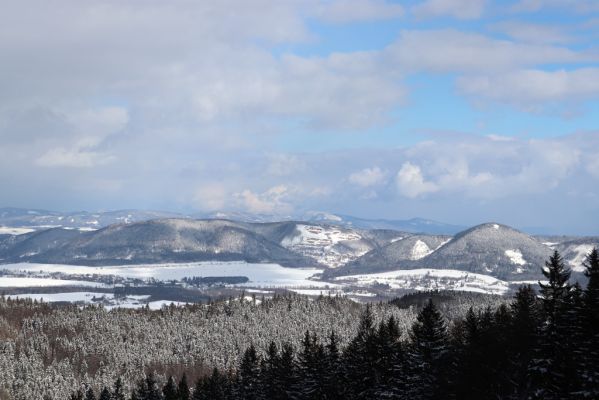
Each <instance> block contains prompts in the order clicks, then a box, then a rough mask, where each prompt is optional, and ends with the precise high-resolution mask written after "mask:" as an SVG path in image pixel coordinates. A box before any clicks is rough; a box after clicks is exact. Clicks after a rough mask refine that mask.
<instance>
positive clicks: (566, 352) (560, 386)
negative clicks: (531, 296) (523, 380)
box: [531, 250, 573, 400]
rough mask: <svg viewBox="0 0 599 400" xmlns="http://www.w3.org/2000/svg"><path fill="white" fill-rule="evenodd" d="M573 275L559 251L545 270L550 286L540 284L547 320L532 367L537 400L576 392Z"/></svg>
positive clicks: (534, 394)
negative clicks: (570, 314) (572, 342)
mask: <svg viewBox="0 0 599 400" xmlns="http://www.w3.org/2000/svg"><path fill="white" fill-rule="evenodd" d="M570 273H571V272H570V270H569V269H568V268H567V267H566V266H565V265H564V262H563V259H562V257H561V256H560V254H559V253H558V251H557V250H556V251H554V253H553V255H552V256H551V257H550V258H549V261H548V262H546V263H545V268H544V269H543V275H544V276H545V277H546V278H547V280H548V282H547V283H546V284H544V283H541V282H539V286H540V287H541V289H540V295H541V302H542V305H543V320H542V325H541V330H540V334H539V341H538V345H537V349H536V350H535V354H534V357H533V360H532V363H531V373H532V386H533V389H534V391H533V397H534V398H537V399H547V400H552V399H566V398H568V396H570V394H571V392H572V389H573V388H572V382H571V381H570V380H569V379H568V375H569V374H568V368H569V367H570V366H571V364H572V363H571V361H570V357H571V353H570V348H569V340H570V338H569V337H568V332H569V327H568V326H567V323H568V321H569V318H567V314H568V309H569V306H570V305H571V302H570V301H571V286H570V284H569V282H568V280H569V278H570Z"/></svg>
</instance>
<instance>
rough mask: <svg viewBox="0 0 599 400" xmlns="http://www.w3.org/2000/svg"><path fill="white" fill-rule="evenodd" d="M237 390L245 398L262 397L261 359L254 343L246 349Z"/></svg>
mask: <svg viewBox="0 0 599 400" xmlns="http://www.w3.org/2000/svg"><path fill="white" fill-rule="evenodd" d="M237 392H238V395H239V396H240V397H241V398H243V399H248V400H251V399H258V398H260V359H259V357H258V354H257V352H256V348H255V347H254V345H253V344H251V345H250V347H248V348H247V349H246V351H245V353H244V354H243V358H242V359H241V365H240V366H239V382H238V385H237Z"/></svg>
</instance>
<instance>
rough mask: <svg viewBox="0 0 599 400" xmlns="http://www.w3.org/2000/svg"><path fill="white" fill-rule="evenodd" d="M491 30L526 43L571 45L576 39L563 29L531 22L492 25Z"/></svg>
mask: <svg viewBox="0 0 599 400" xmlns="http://www.w3.org/2000/svg"><path fill="white" fill-rule="evenodd" d="M491 30H493V31H496V32H502V33H504V34H506V35H508V36H510V37H511V38H512V39H515V40H518V41H523V42H526V43H537V44H548V43H559V44H564V43H570V42H572V41H573V40H574V38H573V37H572V36H571V35H570V34H568V33H566V32H565V30H564V28H563V27H560V26H554V25H541V24H534V23H530V22H520V21H503V22H498V23H495V24H493V25H491Z"/></svg>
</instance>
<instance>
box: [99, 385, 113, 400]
mask: <svg viewBox="0 0 599 400" xmlns="http://www.w3.org/2000/svg"><path fill="white" fill-rule="evenodd" d="M100 400H112V395H111V394H110V390H108V388H107V387H104V388H103V389H102V391H101V392H100Z"/></svg>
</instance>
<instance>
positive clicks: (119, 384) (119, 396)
mask: <svg viewBox="0 0 599 400" xmlns="http://www.w3.org/2000/svg"><path fill="white" fill-rule="evenodd" d="M111 397H112V400H125V389H124V388H123V380H122V379H121V377H118V378H117V380H116V382H115V383H114V388H113V390H112V396H111Z"/></svg>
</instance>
